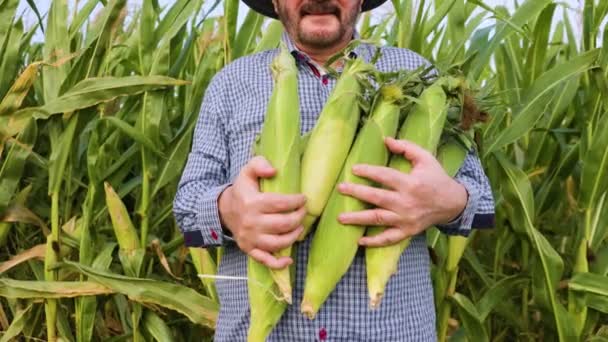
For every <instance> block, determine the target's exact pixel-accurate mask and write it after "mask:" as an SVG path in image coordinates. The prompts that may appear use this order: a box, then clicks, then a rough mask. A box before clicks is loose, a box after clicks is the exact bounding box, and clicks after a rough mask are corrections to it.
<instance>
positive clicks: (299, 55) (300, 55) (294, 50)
mask: <svg viewBox="0 0 608 342" xmlns="http://www.w3.org/2000/svg"><path fill="white" fill-rule="evenodd" d="M359 38H360V35H359V32H358V31H357V30H355V31H354V33H353V39H359ZM281 41H283V42H284V43H285V46H286V47H287V49H288V50H289V52H291V54H292V55H293V56H294V58H295V59H296V62H297V63H298V64H302V63H307V64H312V65H314V66H315V67H316V68H317V69H318V70H319V72H321V73H322V74H325V73H327V72H326V70H325V68H323V66H321V65H319V64H318V63H316V62H315V61H314V60H312V59H311V58H310V57H309V56H308V55H307V54H306V53H305V52H302V51H301V50H300V49H298V47H297V46H296V45H295V43H294V42H293V40H292V39H291V37H290V36H289V34H287V31H283V34H282V35H281ZM358 56H361V57H362V58H364V59H365V61H366V62H369V56H367V55H366V54H365V50H364V49H363V44H359V45H358V46H357V47H355V49H353V51H352V52H351V57H354V58H356V57H358Z"/></svg>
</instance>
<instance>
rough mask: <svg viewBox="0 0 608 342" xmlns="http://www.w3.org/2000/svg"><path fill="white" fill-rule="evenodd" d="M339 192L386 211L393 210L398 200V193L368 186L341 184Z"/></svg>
mask: <svg viewBox="0 0 608 342" xmlns="http://www.w3.org/2000/svg"><path fill="white" fill-rule="evenodd" d="M338 190H339V191H340V192H341V193H342V194H344V195H348V196H352V197H355V198H358V199H360V200H362V201H364V202H367V203H370V204H374V205H376V206H378V207H381V208H385V209H391V208H392V204H393V203H395V202H396V201H397V200H398V198H397V195H396V193H395V192H393V191H391V190H386V189H380V188H375V187H372V186H367V185H361V184H354V183H340V184H339V185H338Z"/></svg>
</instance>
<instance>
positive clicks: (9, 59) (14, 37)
mask: <svg viewBox="0 0 608 342" xmlns="http://www.w3.org/2000/svg"><path fill="white" fill-rule="evenodd" d="M9 33H10V35H9V36H8V37H7V38H8V40H7V41H6V46H5V47H4V55H3V56H0V57H1V59H0V97H4V96H5V94H6V92H7V90H8V89H9V87H10V85H11V83H12V82H13V80H14V79H15V76H16V75H17V72H18V70H19V69H18V68H15V65H18V64H19V63H20V60H19V59H20V51H19V50H20V43H21V39H23V21H22V20H21V19H19V20H17V22H16V23H15V24H14V25H13V26H12V28H11V29H10V30H9ZM0 52H2V51H0Z"/></svg>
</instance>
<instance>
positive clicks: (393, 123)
mask: <svg viewBox="0 0 608 342" xmlns="http://www.w3.org/2000/svg"><path fill="white" fill-rule="evenodd" d="M399 76H400V77H398V78H397V80H396V81H395V82H394V83H387V84H385V85H382V86H381V88H380V89H379V91H378V93H377V95H376V100H375V101H374V104H373V106H372V109H371V112H370V115H369V117H367V118H365V119H366V120H365V122H364V124H363V126H362V128H361V130H360V131H359V132H358V133H357V135H356V139H355V142H354V144H353V147H352V149H351V150H350V152H349V153H348V157H347V159H346V162H345V164H344V167H343V168H342V171H341V173H340V178H339V182H352V183H356V184H365V185H371V183H372V182H371V181H370V180H368V179H364V178H361V177H358V176H355V175H354V174H352V172H351V169H352V167H353V165H355V164H358V163H366V164H371V165H386V164H387V163H388V160H389V157H390V154H389V151H388V149H387V148H386V146H385V143H384V138H385V137H387V136H389V137H394V136H395V134H396V133H397V129H398V127H399V122H400V116H401V108H402V106H403V105H404V104H406V103H407V101H406V98H407V97H409V96H416V94H415V93H413V92H415V90H417V89H420V88H421V87H419V85H420V79H419V77H418V76H419V75H418V72H414V73H410V74H407V73H403V74H401V75H399ZM332 188H333V191H332V192H331V196H330V198H329V201H328V203H327V206H326V208H325V209H324V210H323V213H322V215H321V218H320V220H319V224H318V226H317V228H316V231H315V233H314V237H313V239H312V243H311V247H310V252H309V257H308V265H307V274H306V283H305V288H304V297H303V299H302V305H301V311H302V313H304V314H305V315H306V316H308V318H310V319H313V318H314V317H315V315H316V313H317V312H318V310H319V308H320V307H321V305H322V304H323V303H324V302H325V300H326V299H327V297H328V295H329V294H330V293H331V292H332V290H333V289H334V288H335V286H336V284H337V283H338V281H339V280H340V279H341V278H342V276H343V275H344V274H345V273H346V271H347V270H348V268H349V266H350V264H351V262H352V260H353V258H354V257H355V254H356V252H357V248H358V244H357V240H358V239H359V238H360V237H361V236H362V235H363V234H364V228H363V227H359V226H353V225H345V224H341V223H340V222H339V221H338V215H340V213H342V212H349V211H358V210H363V209H365V208H366V207H367V206H368V204H366V203H365V202H363V201H361V200H359V199H357V198H354V197H350V196H346V195H343V194H342V193H340V192H338V191H337V189H336V187H332Z"/></svg>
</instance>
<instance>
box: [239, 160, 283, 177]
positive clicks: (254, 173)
mask: <svg viewBox="0 0 608 342" xmlns="http://www.w3.org/2000/svg"><path fill="white" fill-rule="evenodd" d="M243 171H244V173H245V174H246V175H247V176H248V178H249V179H252V180H257V179H258V178H269V177H272V176H274V174H275V173H276V170H275V169H274V168H273V167H272V165H270V163H269V162H268V160H266V158H264V157H262V156H256V157H253V158H252V159H251V160H250V161H249V163H247V165H246V166H245V169H244V170H243Z"/></svg>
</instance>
